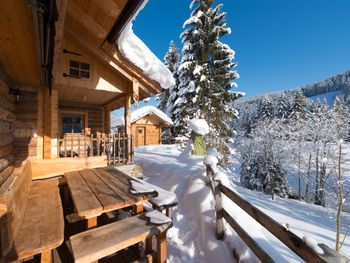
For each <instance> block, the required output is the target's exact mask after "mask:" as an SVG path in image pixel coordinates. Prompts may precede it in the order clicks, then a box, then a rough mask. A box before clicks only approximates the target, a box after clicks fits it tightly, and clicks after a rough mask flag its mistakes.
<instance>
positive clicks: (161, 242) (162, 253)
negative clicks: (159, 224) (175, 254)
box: [157, 231, 167, 263]
mask: <svg viewBox="0 0 350 263" xmlns="http://www.w3.org/2000/svg"><path fill="white" fill-rule="evenodd" d="M166 257H167V253H166V231H163V232H161V233H159V234H158V235H157V263H165V262H166Z"/></svg>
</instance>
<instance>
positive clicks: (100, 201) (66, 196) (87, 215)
mask: <svg viewBox="0 0 350 263" xmlns="http://www.w3.org/2000/svg"><path fill="white" fill-rule="evenodd" d="M8 168H11V166H8ZM8 168H5V169H2V170H0V171H1V179H2V180H1V182H0V215H1V216H0V230H1V231H0V233H1V242H0V244H1V250H0V260H2V262H12V261H13V260H23V261H24V262H39V261H40V262H95V261H96V260H99V259H101V260H100V262H116V261H115V260H118V261H117V262H159V263H163V262H165V261H166V231H167V229H168V228H169V227H171V226H172V224H171V218H168V217H166V216H165V215H164V214H162V213H161V212H158V211H159V210H160V211H161V210H163V209H167V207H163V208H159V207H158V206H154V208H155V209H158V211H157V210H154V211H149V210H148V212H144V204H146V203H148V201H150V200H151V199H152V198H153V197H157V196H158V194H161V193H162V191H164V190H159V188H157V187H156V186H154V189H155V190H154V189H153V188H149V190H148V191H144V190H143V191H142V192H140V190H138V188H137V187H135V185H134V184H143V181H142V180H140V179H137V178H134V177H130V176H129V175H128V174H125V173H123V172H121V171H120V170H117V169H115V168H106V167H103V168H94V169H82V170H79V171H76V170H75V171H73V172H66V173H65V174H64V176H61V177H55V178H51V179H44V180H36V181H31V180H32V179H33V176H34V178H35V172H36V171H35V165H33V166H32V164H31V163H30V162H28V163H27V164H26V165H25V167H23V168H17V169H15V171H14V172H12V171H13V169H8ZM32 168H33V169H32ZM124 171H125V170H124ZM145 186H147V187H152V186H151V185H149V184H147V183H145ZM26 200H27V201H26ZM170 205H171V207H172V206H174V203H173V204H170ZM148 209H149V208H148ZM150 212H152V213H153V212H155V213H158V214H159V215H158V216H157V217H158V218H159V216H161V217H164V218H165V220H166V221H164V222H163V223H160V222H157V223H154V222H153V221H152V217H150V216H148V214H149V213H150ZM128 229H129V230H128ZM107 233H108V234H107ZM154 239H157V246H155V245H154V244H155V243H154ZM96 242H97V243H96ZM96 262H97V261H96Z"/></svg>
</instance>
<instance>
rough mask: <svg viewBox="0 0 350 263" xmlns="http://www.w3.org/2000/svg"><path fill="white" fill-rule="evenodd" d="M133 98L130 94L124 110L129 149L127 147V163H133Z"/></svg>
mask: <svg viewBox="0 0 350 263" xmlns="http://www.w3.org/2000/svg"><path fill="white" fill-rule="evenodd" d="M131 97H132V94H128V95H126V97H125V110H124V118H125V135H126V137H127V138H128V147H127V155H126V162H127V163H130V162H131Z"/></svg>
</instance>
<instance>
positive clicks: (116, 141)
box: [58, 132, 134, 165]
mask: <svg viewBox="0 0 350 263" xmlns="http://www.w3.org/2000/svg"><path fill="white" fill-rule="evenodd" d="M58 143H59V147H58V156H59V157H61V158H69V157H92V156H106V157H107V161H108V165H110V164H119V163H126V162H127V154H128V153H129V154H130V155H131V158H133V148H134V147H133V138H132V136H130V137H127V136H125V135H124V134H121V133H114V134H105V133H99V132H97V133H96V134H90V135H84V134H76V133H66V134H64V136H63V138H59V139H58ZM128 147H131V149H130V151H129V149H128Z"/></svg>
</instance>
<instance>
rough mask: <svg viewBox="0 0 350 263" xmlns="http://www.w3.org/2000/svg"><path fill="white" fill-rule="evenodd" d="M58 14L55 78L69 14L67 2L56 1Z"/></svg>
mask: <svg viewBox="0 0 350 263" xmlns="http://www.w3.org/2000/svg"><path fill="white" fill-rule="evenodd" d="M56 5H57V12H58V20H57V21H56V23H55V30H56V34H55V47H54V55H53V67H52V72H53V78H54V79H55V77H56V76H57V74H58V72H57V71H58V65H59V63H58V61H59V57H60V56H61V55H62V50H63V48H62V47H63V37H64V22H65V20H66V12H67V0H56Z"/></svg>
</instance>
